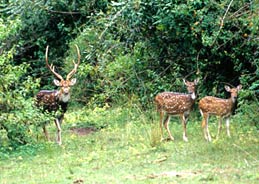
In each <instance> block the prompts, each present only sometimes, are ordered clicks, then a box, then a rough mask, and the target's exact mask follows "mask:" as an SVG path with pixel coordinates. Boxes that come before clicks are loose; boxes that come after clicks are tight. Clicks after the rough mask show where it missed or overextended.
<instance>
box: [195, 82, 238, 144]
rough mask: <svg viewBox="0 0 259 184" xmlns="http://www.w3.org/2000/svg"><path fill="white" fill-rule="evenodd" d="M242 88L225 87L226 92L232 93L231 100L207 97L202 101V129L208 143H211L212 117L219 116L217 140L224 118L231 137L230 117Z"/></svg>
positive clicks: (200, 105) (200, 103)
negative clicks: (210, 125) (210, 126)
mask: <svg viewBox="0 0 259 184" xmlns="http://www.w3.org/2000/svg"><path fill="white" fill-rule="evenodd" d="M241 88H242V86H241V85H238V86H237V87H236V88H230V87H229V86H225V89H226V91H228V92H230V94H231V97H230V98H229V99H222V98H216V97H213V96H206V97H204V98H202V99H201V100H200V102H199V108H200V112H201V115H202V118H203V119H202V127H203V130H204V137H205V139H206V140H207V141H211V136H210V132H209V125H208V120H209V116H210V115H216V116H219V125H218V133H217V138H218V136H219V133H220V131H221V122H222V118H226V127H227V135H228V136H229V137H230V131H229V117H230V115H231V114H232V110H233V107H234V104H235V102H236V99H237V95H238V92H239V91H240V90H241Z"/></svg>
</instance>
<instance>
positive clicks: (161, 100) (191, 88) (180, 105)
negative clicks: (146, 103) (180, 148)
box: [155, 79, 198, 142]
mask: <svg viewBox="0 0 259 184" xmlns="http://www.w3.org/2000/svg"><path fill="white" fill-rule="evenodd" d="M183 82H184V84H185V85H186V87H187V90H188V94H186V93H176V92H162V93H159V94H157V95H156V97H155V104H156V107H157V111H158V112H159V114H160V130H161V140H163V125H164V127H165V129H166V130H167V132H168V134H169V139H171V140H174V137H173V136H172V134H171V132H170V129H169V122H170V117H171V115H178V116H180V117H181V120H182V125H183V140H184V141H186V142H187V141H188V138H187V132H186V125H187V121H188V117H189V114H190V112H191V109H192V106H193V104H194V102H195V100H196V86H197V84H198V79H195V80H194V81H193V82H189V81H187V80H185V79H183ZM164 116H165V119H164Z"/></svg>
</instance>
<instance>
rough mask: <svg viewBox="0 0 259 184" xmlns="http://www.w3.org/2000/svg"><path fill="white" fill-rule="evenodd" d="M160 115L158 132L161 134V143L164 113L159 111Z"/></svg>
mask: <svg viewBox="0 0 259 184" xmlns="http://www.w3.org/2000/svg"><path fill="white" fill-rule="evenodd" d="M159 115H160V132H161V141H162V140H163V139H164V138H163V118H164V112H163V111H162V110H161V111H159Z"/></svg>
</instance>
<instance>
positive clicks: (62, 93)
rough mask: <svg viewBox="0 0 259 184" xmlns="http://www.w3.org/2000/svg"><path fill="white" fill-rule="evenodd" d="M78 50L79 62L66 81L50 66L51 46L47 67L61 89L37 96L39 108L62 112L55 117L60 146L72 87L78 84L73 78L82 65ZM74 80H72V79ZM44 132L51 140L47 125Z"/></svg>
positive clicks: (40, 92)
mask: <svg viewBox="0 0 259 184" xmlns="http://www.w3.org/2000/svg"><path fill="white" fill-rule="evenodd" d="M75 47H76V50H77V57H78V61H77V63H75V61H73V63H74V68H73V69H72V70H71V71H70V73H69V74H68V75H67V77H66V79H65V80H64V78H63V77H62V76H61V75H60V74H58V73H57V72H56V71H55V66H53V65H52V64H51V65H49V62H48V49H49V46H47V48H46V55H45V57H46V65H47V67H48V69H49V70H50V71H51V72H52V73H53V74H54V76H55V77H56V78H57V79H54V84H55V85H56V86H58V87H60V89H59V90H41V91H39V92H38V94H37V95H36V104H37V106H38V107H41V108H42V109H43V110H44V111H48V112H56V111H58V110H60V111H61V113H60V114H59V115H57V116H56V117H55V125H56V127H57V143H58V144H59V145H61V144H62V140H61V123H62V121H63V119H64V114H65V112H66V110H67V106H68V101H69V99H70V95H71V94H70V87H71V86H73V85H74V84H75V83H76V78H72V76H73V75H74V74H75V73H76V71H77V68H78V65H79V63H80V57H81V56H80V51H79V48H78V46H77V45H75ZM71 78H72V79H71ZM43 132H44V134H45V136H46V138H47V139H48V140H49V135H48V132H47V129H46V124H44V126H43Z"/></svg>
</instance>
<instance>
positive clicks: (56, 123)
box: [55, 118, 62, 145]
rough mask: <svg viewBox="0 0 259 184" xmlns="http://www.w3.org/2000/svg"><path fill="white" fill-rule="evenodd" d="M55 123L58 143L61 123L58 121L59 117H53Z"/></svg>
mask: <svg viewBox="0 0 259 184" xmlns="http://www.w3.org/2000/svg"><path fill="white" fill-rule="evenodd" d="M55 125H56V127H57V143H58V144H59V145H61V144H62V140H61V123H60V119H59V118H56V119H55Z"/></svg>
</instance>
